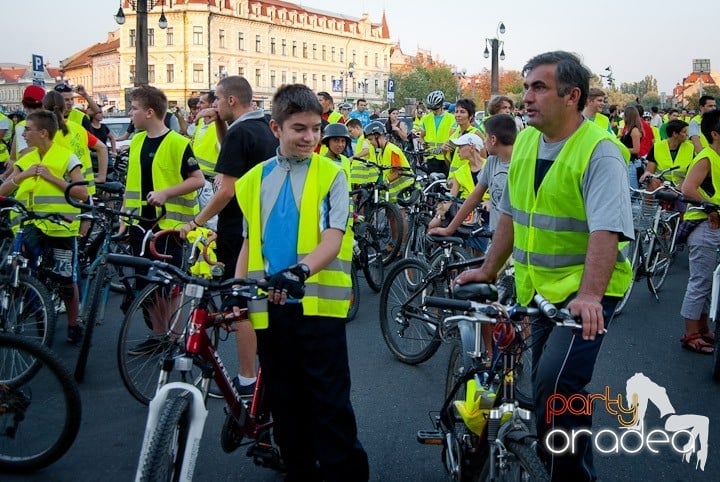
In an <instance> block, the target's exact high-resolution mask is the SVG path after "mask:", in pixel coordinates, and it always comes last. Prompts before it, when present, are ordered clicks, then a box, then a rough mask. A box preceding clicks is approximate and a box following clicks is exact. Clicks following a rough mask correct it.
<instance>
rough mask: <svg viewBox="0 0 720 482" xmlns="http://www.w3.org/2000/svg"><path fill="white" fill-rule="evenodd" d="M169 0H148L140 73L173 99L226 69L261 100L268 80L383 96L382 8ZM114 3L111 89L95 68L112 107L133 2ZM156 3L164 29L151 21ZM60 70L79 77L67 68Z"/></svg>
mask: <svg viewBox="0 0 720 482" xmlns="http://www.w3.org/2000/svg"><path fill="white" fill-rule="evenodd" d="M159 3H161V2H159ZM171 5H172V6H170V5H169V4H168V5H165V6H164V7H162V9H161V5H156V6H155V7H154V8H153V9H151V10H150V12H149V13H148V20H147V25H148V38H147V44H148V81H149V83H150V84H151V85H154V86H156V87H158V88H160V89H162V90H163V91H165V93H166V94H167V96H168V100H169V101H170V103H171V104H173V105H174V104H179V105H183V106H184V105H185V102H186V100H187V98H188V97H190V96H192V95H195V94H197V93H198V92H201V91H206V90H208V89H212V88H214V87H215V84H217V82H218V80H220V79H221V78H222V77H225V76H228V75H242V76H244V77H245V78H247V79H248V81H249V82H250V85H252V87H253V90H254V92H255V94H256V98H257V100H258V101H259V103H260V104H261V106H263V107H266V108H267V107H269V100H270V99H271V98H272V95H273V94H274V92H275V90H276V89H277V88H278V87H279V86H280V85H282V84H286V83H303V84H306V85H308V86H309V87H310V88H312V89H313V90H316V91H323V90H324V91H327V92H330V93H331V94H332V95H333V97H334V98H335V100H336V102H337V103H339V102H340V101H342V100H344V99H349V100H350V101H352V100H354V99H357V98H360V97H365V98H367V99H368V101H369V102H370V103H371V104H380V103H382V102H383V99H384V98H385V91H386V85H387V84H386V83H387V79H388V76H389V72H390V48H391V41H390V33H389V29H388V26H387V21H386V19H385V16H384V15H383V18H382V21H381V22H380V23H373V22H372V21H371V20H370V18H369V17H368V15H367V14H364V15H363V16H362V17H361V18H353V17H349V16H346V15H343V14H339V13H333V12H326V11H321V10H318V9H313V8H311V7H308V6H301V5H296V4H293V3H289V2H283V1H263V0H177V1H175V2H172V3H171ZM338 5H340V4H338ZM122 7H123V11H124V12H125V15H126V17H127V21H126V22H125V23H124V24H123V25H122V26H121V27H120V29H119V30H118V32H117V38H119V40H120V42H119V47H118V48H117V53H119V62H118V63H117V67H116V69H117V71H116V72H117V74H116V77H117V79H118V80H117V82H116V84H115V86H114V95H113V94H109V93H107V91H108V90H113V89H108V86H107V79H110V78H112V77H113V75H109V74H108V73H107V72H104V74H103V79H104V81H103V82H102V85H103V87H102V90H103V95H105V96H106V98H107V99H108V104H111V105H115V104H117V105H118V106H120V107H122V106H124V104H125V100H124V98H125V93H126V91H127V90H128V89H130V88H131V87H133V82H134V72H135V40H136V36H137V32H136V18H135V12H134V10H133V9H132V7H131V6H130V4H129V2H128V0H124V1H123V5H122ZM163 12H164V14H165V17H166V18H167V23H168V26H167V28H166V29H160V28H159V27H158V21H159V18H160V15H161V13H163ZM110 56H111V53H110V52H103V53H101V54H100V55H95V56H93V57H92V58H93V59H94V61H95V62H96V63H98V64H99V60H100V59H104V64H103V65H104V67H103V68H106V67H107V65H108V63H107V59H108V57H110ZM78 67H79V66H78ZM98 68H99V65H98V67H93V79H92V80H93V81H90V82H88V81H86V82H85V84H86V86H87V87H88V90H89V91H90V92H92V93H93V94H95V92H93V90H92V86H93V85H95V84H98V87H99V84H100V83H98V82H94V81H95V80H97V79H96V77H97V75H98V74H99V73H97V72H96V70H97V69H98ZM80 73H81V72H79V71H78V74H80ZM83 74H85V73H84V72H83ZM65 75H66V76H67V77H68V78H69V79H70V80H71V81H73V83H79V82H75V80H74V75H73V71H72V69H66V71H65ZM78 80H79V79H78ZM338 80H342V81H343V83H342V84H340V83H339V82H337V81H338ZM340 85H342V87H340ZM333 87H335V90H334V91H333ZM95 97H97V95H95Z"/></svg>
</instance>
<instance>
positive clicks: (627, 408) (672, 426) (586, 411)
mask: <svg viewBox="0 0 720 482" xmlns="http://www.w3.org/2000/svg"><path fill="white" fill-rule="evenodd" d="M625 400H626V403H623V396H622V394H620V393H618V394H617V395H616V396H615V398H613V397H612V395H611V393H610V387H607V386H606V387H605V391H604V393H590V394H575V395H570V396H566V395H560V394H553V395H551V396H550V397H549V398H548V400H547V403H546V406H545V422H546V423H547V424H548V425H550V426H552V425H551V424H552V421H553V417H554V416H557V415H561V414H564V413H571V414H573V415H590V414H592V411H593V408H595V409H604V410H606V411H607V412H608V413H609V414H611V415H613V416H615V417H616V418H617V421H618V423H619V426H618V427H616V428H602V429H598V428H593V429H592V430H590V429H575V430H565V429H552V430H550V431H549V432H548V433H547V435H546V436H545V438H544V440H543V441H542V442H543V445H544V447H545V449H546V450H547V451H548V452H550V453H553V454H566V453H575V451H576V450H579V449H578V444H577V437H578V436H580V435H583V434H584V435H588V436H590V438H591V440H592V446H593V449H594V450H597V451H598V452H600V453H603V454H620V453H623V454H636V453H639V452H643V451H644V452H650V453H652V454H659V453H666V452H667V451H668V450H670V451H671V452H675V453H677V454H678V455H679V456H681V457H682V459H683V461H684V462H686V463H691V460H692V457H693V455H695V457H696V460H695V469H696V470H697V469H698V468H699V469H700V470H705V463H706V462H707V456H708V434H709V425H710V420H709V418H708V417H704V416H702V415H693V414H678V413H677V411H676V410H675V408H674V407H673V405H672V403H671V402H670V398H669V397H668V395H667V392H666V390H665V388H664V387H662V386H660V385H658V384H657V383H655V382H653V381H652V380H651V379H650V378H648V377H646V376H645V375H643V374H642V373H636V374H635V375H633V376H632V377H630V378H629V379H628V381H627V383H626V385H625ZM649 404H653V405H654V406H655V407H656V408H657V409H658V411H659V412H660V419H661V421H663V420H664V422H665V424H664V427H662V428H654V429H650V428H649V426H648V424H647V423H646V420H645V415H646V413H647V409H648V406H649Z"/></svg>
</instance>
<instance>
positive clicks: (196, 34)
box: [193, 27, 203, 45]
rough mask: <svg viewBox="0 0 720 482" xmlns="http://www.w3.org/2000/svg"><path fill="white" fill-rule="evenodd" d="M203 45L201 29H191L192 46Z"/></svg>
mask: <svg viewBox="0 0 720 482" xmlns="http://www.w3.org/2000/svg"><path fill="white" fill-rule="evenodd" d="M202 44H203V28H202V27H193V45H202Z"/></svg>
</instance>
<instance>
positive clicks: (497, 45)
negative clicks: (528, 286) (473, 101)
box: [483, 22, 505, 97]
mask: <svg viewBox="0 0 720 482" xmlns="http://www.w3.org/2000/svg"><path fill="white" fill-rule="evenodd" d="M504 33H505V24H504V23H502V22H500V23H499V24H498V26H497V29H496V30H495V37H494V38H486V39H485V52H483V57H485V58H488V57H490V52H489V51H488V42H489V43H490V48H491V49H492V62H491V64H490V96H493V97H494V96H496V95H498V94H500V86H499V84H500V82H499V80H498V75H499V72H498V68H499V67H498V50H499V51H500V60H505V42H504V41H502V40H500V39H499V37H500V35H502V34H504Z"/></svg>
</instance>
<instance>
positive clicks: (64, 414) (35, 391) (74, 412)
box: [0, 333, 82, 472]
mask: <svg viewBox="0 0 720 482" xmlns="http://www.w3.org/2000/svg"><path fill="white" fill-rule="evenodd" d="M0 408H2V409H1V410H0V471H2V472H31V471H35V470H39V469H42V468H44V467H47V466H48V465H50V464H52V463H53V462H55V461H56V460H58V459H59V458H60V457H62V456H63V455H64V454H65V453H66V452H67V451H68V450H69V449H70V447H71V446H72V444H73V442H74V441H75V438H76V437H77V434H78V431H79V430H80V419H81V416H82V406H81V402H80V392H79V390H78V387H77V385H76V384H75V382H74V381H73V379H72V377H71V375H70V373H69V372H68V371H67V369H66V368H65V367H64V366H63V364H62V362H61V361H60V360H59V358H58V357H57V355H55V354H54V353H53V352H52V351H50V350H49V349H48V348H47V347H45V346H43V345H41V344H39V343H37V342H35V341H32V340H29V339H26V338H25V337H21V336H16V335H8V334H2V333H0Z"/></svg>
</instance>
